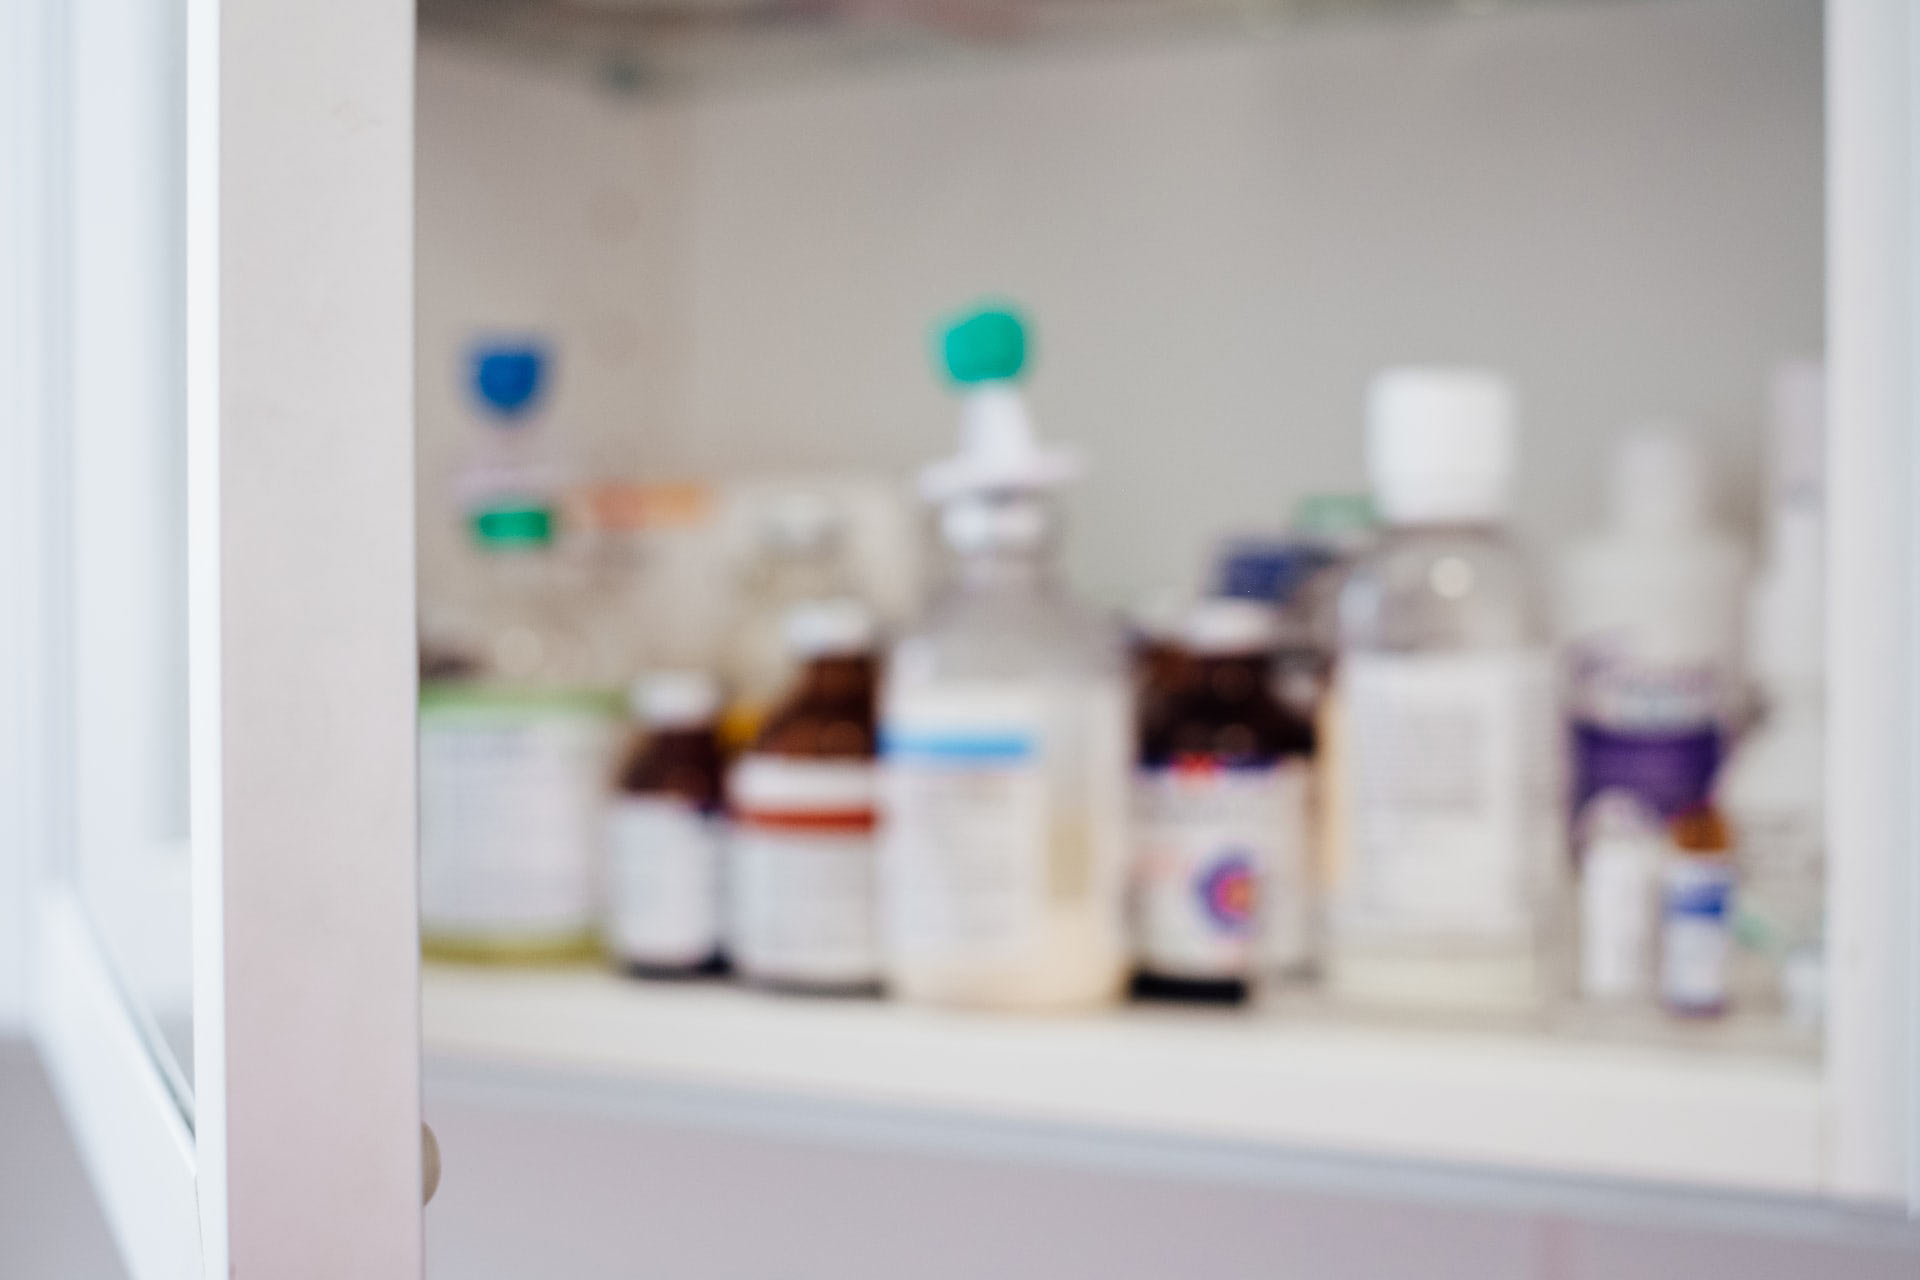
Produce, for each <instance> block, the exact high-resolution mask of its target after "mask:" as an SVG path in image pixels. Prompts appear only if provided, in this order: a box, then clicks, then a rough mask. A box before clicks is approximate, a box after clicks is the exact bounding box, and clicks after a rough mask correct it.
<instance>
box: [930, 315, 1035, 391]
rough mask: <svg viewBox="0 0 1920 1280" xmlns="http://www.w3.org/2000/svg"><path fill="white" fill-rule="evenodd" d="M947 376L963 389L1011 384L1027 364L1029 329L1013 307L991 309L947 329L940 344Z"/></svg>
mask: <svg viewBox="0 0 1920 1280" xmlns="http://www.w3.org/2000/svg"><path fill="white" fill-rule="evenodd" d="M941 354H942V356H943V357H944V358H945V363H946V366H947V376H948V377H950V378H952V379H953V380H954V381H955V382H958V383H960V384H961V385H963V386H969V385H972V384H974V383H978V382H1009V381H1011V380H1013V379H1014V378H1017V377H1019V376H1020V371H1021V369H1022V368H1024V367H1025V366H1026V363H1027V329H1026V325H1025V323H1024V322H1023V321H1022V320H1021V318H1020V313H1019V312H1018V311H1016V310H1014V309H1013V308H1012V307H1005V306H990V307H982V308H980V309H978V310H976V311H972V312H969V313H968V314H966V315H964V316H962V317H960V318H959V319H958V320H955V321H953V322H952V323H950V324H949V325H948V326H947V329H946V333H945V335H944V336H943V338H942V341H941Z"/></svg>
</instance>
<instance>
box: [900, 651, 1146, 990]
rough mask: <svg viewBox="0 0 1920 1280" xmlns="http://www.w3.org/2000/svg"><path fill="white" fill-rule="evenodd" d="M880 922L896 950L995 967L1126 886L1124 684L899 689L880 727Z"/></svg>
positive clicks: (1118, 907)
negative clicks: (1066, 914) (1058, 915)
mask: <svg viewBox="0 0 1920 1280" xmlns="http://www.w3.org/2000/svg"><path fill="white" fill-rule="evenodd" d="M882 754H883V766H882V790H881V794H882V810H883V812H884V815H885V823H884V826H883V837H882V852H881V869H882V893H883V902H884V904H885V905H884V917H885V922H886V926H887V930H888V937H889V941H890V943H891V945H892V946H893V947H894V949H895V951H896V953H898V954H918V955H927V956H945V957H960V956H964V957H966V958H967V959H968V960H969V961H970V962H979V963H994V962H998V961H1008V960H1015V959H1017V958H1020V957H1023V956H1031V955H1033V954H1034V953H1035V952H1036V951H1038V950H1041V949H1043V948H1044V946H1045V944H1046V940H1047V938H1046V928H1047V919H1048V912H1049V910H1050V909H1051V908H1054V907H1064V908H1067V909H1071V910H1079V911H1085V910H1088V909H1089V908H1090V907H1093V906H1097V904H1099V903H1101V902H1110V903H1111V904H1112V905H1111V908H1110V910H1111V915H1112V918H1113V920H1114V925H1115V929H1116V930H1117V927H1118V923H1119V919H1120V915H1121V911H1122V899H1123V896H1124V892H1125V867H1126V862H1127V856H1126V855H1127V842H1126V820H1127V814H1126V805H1127V797H1126V786H1127V778H1128V773H1129V764H1128V762H1129V760H1130V758H1131V754H1132V750H1131V722H1130V717H1129V714H1128V705H1127V695H1126V690H1125V689H1124V687H1121V686H1118V685H1113V686H1109V685H1106V684H1093V685H1079V686H1074V685H1068V686H1065V687H1061V688H1048V687H1046V686H1042V685H1038V684H1028V683H1024V682H1010V681H1009V682H1000V681H972V682H969V681H955V682H942V683H940V684H938V685H929V686H924V687H908V688H905V689H896V690H892V691H890V693H889V696H888V699H887V705H886V709H885V712H884V716H883V729H882Z"/></svg>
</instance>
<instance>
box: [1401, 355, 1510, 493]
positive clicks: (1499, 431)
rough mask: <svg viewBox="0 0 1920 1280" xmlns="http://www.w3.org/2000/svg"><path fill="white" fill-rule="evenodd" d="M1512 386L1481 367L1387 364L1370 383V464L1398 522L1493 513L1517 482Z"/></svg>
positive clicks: (1497, 375)
mask: <svg viewBox="0 0 1920 1280" xmlns="http://www.w3.org/2000/svg"><path fill="white" fill-rule="evenodd" d="M1516 432H1517V427H1516V424H1515V412H1514V397H1513V388H1512V387H1511V386H1509V385H1508V383H1507V381H1506V379H1504V378H1502V377H1501V376H1500V375H1499V374H1496V373H1491V372H1488V371H1486V370H1483V369H1453V368H1437V367H1405V368H1397V369H1385V370H1382V371H1381V372H1379V373H1377V374H1375V375H1374V377H1373V380H1372V382H1370V383H1369V384H1368V386H1367V470H1368V473H1369V478H1370V479H1371V481H1372V483H1373V492H1374V500H1375V502H1376V504H1377V505H1378V506H1379V509H1380V514H1381V515H1382V516H1384V517H1385V518H1386V519H1387V520H1389V521H1393V522H1396V523H1412V522H1424V521H1451V520H1462V521H1480V520H1495V519H1499V518H1500V517H1501V516H1503V515H1505V514H1506V511H1507V503H1508V498H1509V496H1510V490H1511V488H1512V482H1513V469H1514V449H1515V443H1516Z"/></svg>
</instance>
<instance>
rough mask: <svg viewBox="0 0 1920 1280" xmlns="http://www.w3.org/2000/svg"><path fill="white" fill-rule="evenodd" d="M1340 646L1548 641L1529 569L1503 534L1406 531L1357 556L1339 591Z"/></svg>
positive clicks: (1465, 646)
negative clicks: (1545, 639)
mask: <svg viewBox="0 0 1920 1280" xmlns="http://www.w3.org/2000/svg"><path fill="white" fill-rule="evenodd" d="M1337 617H1338V631H1339V637H1340V644H1341V647H1342V648H1358V649H1396V650H1406V649H1435V650H1445V649H1491V648H1507V647H1530V646H1533V645H1537V644H1540V643H1542V642H1543V641H1544V638H1545V629H1544V627H1543V625H1542V620H1541V609H1540V604H1539V600H1538V597H1537V592H1536V588H1535V584H1534V578H1533V570H1532V566H1531V565H1530V563H1529V562H1528V560H1527V558H1526V557H1525V555H1523V554H1522V553H1521V551H1520V549H1519V548H1518V547H1517V546H1515V545H1514V543H1513V542H1512V540H1510V539H1509V538H1507V537H1506V536H1504V535H1503V534H1502V533H1501V532H1500V531H1498V530H1462V531H1451V530H1409V531H1404V532H1399V533H1395V534H1391V535H1389V536H1387V537H1386V538H1383V539H1382V540H1381V541H1380V542H1379V543H1378V544H1377V545H1375V546H1374V547H1373V548H1372V549H1370V550H1369V551H1367V552H1366V553H1365V554H1363V555H1362V556H1360V557H1359V558H1358V559H1357V560H1356V561H1354V563H1353V565H1352V566H1351V567H1350V568H1349V569H1348V571H1347V573H1346V576H1345V578H1344V580H1343V581H1342V583H1341V586H1340V594H1339V599H1338V608H1337Z"/></svg>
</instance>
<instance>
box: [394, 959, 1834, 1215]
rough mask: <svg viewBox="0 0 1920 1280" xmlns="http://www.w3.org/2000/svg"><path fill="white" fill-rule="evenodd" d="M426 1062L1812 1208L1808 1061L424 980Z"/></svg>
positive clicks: (695, 988) (1817, 1154)
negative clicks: (1798, 1200)
mask: <svg viewBox="0 0 1920 1280" xmlns="http://www.w3.org/2000/svg"><path fill="white" fill-rule="evenodd" d="M426 978H427V980H426V989H425V990H426V1000H425V1003H424V1007H423V1013H424V1018H425V1022H424V1033H425V1039H426V1048H427V1052H428V1055H429V1058H430V1060H432V1061H435V1062H437V1063H441V1064H456V1065H466V1066H470V1067H478V1068H483V1069H486V1070H488V1071H490V1072H491V1073H492V1074H493V1076H494V1077H495V1078H499V1079H506V1078H511V1077H512V1076H513V1075H514V1074H515V1073H516V1072H517V1073H519V1074H520V1075H521V1076H523V1077H526V1078H538V1077H539V1076H541V1075H542V1074H545V1075H548V1076H552V1075H553V1074H555V1073H561V1074H567V1073H570V1074H571V1075H572V1076H574V1077H575V1078H582V1077H585V1078H597V1079H599V1080H601V1081H603V1082H606V1086H607V1087H606V1088H605V1089H603V1090H602V1092H603V1093H606V1092H610V1091H613V1090H617V1089H622V1088H624V1089H625V1090H626V1091H629V1092H631V1093H634V1094H642V1093H645V1092H646V1091H648V1090H657V1089H660V1088H662V1087H665V1088H686V1087H704V1088H711V1089H726V1090H733V1091H735V1092H745V1093H750V1094H755V1095H759V1096H761V1097H766V1098H775V1099H788V1100H798V1101H802V1102H805V1101H809V1100H811V1101H814V1102H823V1103H833V1104H848V1105H852V1106H863V1105H864V1106H870V1107H876V1108H881V1109H890V1110H892V1111H895V1112H907V1113H911V1114H915V1115H918V1116H922V1117H930V1118H938V1117H943V1116H944V1117H948V1118H949V1120H950V1125H949V1127H962V1128H964V1127H965V1125H966V1124H967V1123H968V1122H969V1121H981V1122H989V1123H1014V1124H1022V1123H1025V1124H1040V1125H1045V1126H1051V1127H1053V1128H1055V1129H1056V1130H1061V1131H1067V1132H1072V1133H1078V1134H1082V1135H1090V1136H1093V1137H1114V1136H1119V1137H1124V1136H1128V1135H1132V1136H1136V1137H1139V1136H1148V1137H1160V1138H1175V1139H1182V1140H1191V1141H1195V1142H1206V1143H1225V1144H1234V1145H1237V1146H1239V1147H1241V1148H1248V1149H1257V1150H1263V1151H1268V1152H1281V1151H1292V1152H1319V1153H1337V1154H1342V1155H1348V1156H1365V1157H1372V1158H1377V1159H1381V1160H1393V1161H1404V1162H1409V1163H1414V1164H1419V1163H1425V1164H1429V1165H1433V1164H1448V1165H1458V1166H1472V1167H1479V1168H1483V1169H1502V1170H1506V1171H1508V1172H1513V1171H1527V1172H1532V1173H1535V1174H1553V1175H1565V1176H1585V1177H1594V1178H1617V1179H1633V1180H1639V1181H1642V1182H1648V1183H1659V1184H1665V1185H1669V1186H1672V1185H1688V1186H1693V1187H1697V1188H1707V1189H1713V1190H1744V1191H1765V1192H1775V1193H1782V1192H1784V1193H1792V1194H1799V1195H1809V1196H1810V1195H1817V1194H1818V1193H1819V1192H1820V1190H1821V1187H1822V1177H1823V1172H1824V1159H1823V1157H1824V1144H1823V1138H1824V1133H1825V1108H1824V1095H1823V1090H1822V1085H1821V1079H1820V1072H1819V1070H1818V1068H1817V1067H1816V1066H1814V1065H1813V1064H1812V1063H1810V1062H1799V1061H1791V1060H1786V1061H1783V1060H1780V1059H1777V1058H1767V1057H1749V1056H1744V1055H1740V1054H1735V1053H1731V1052H1721V1051H1707V1050H1703V1049H1698V1048H1694V1049H1685V1048H1674V1049H1667V1048H1655V1047H1640V1046H1626V1045H1618V1044H1606V1043H1597V1042H1593V1041H1584V1040H1571V1039H1567V1038H1558V1037H1534V1036H1525V1035H1518V1034H1498V1033H1491V1032H1488V1033H1464V1032H1461V1033H1454V1032H1444V1031H1419V1030H1410V1029H1398V1028H1388V1027H1372V1026H1365V1027H1362V1026H1351V1025H1336V1024H1330V1023H1327V1022H1324V1021H1314V1020H1311V1019H1304V1018H1284V1017H1275V1018H1263V1017H1258V1016H1255V1017H1219V1016H1207V1015H1205V1014H1199V1015H1195V1014H1192V1013H1189V1012H1175V1011H1164V1012H1163V1011H1152V1010H1144V1009H1129V1010H1122V1011H1116V1012H1113V1013H1110V1014H1100V1015H1089V1016H1083V1017H1071V1018H1050V1019H1042V1018H1028V1017H1018V1016H993V1015H987V1014H978V1013H958V1012H943V1011H938V1010H929V1009H919V1008H910V1007H907V1006H903V1005H898V1004H887V1003H881V1002H866V1001H845V1002H822V1001H805V1000H801V1001H796V1000H793V999H791V998H782V997H778V996H769V995H765V994H760V993H756V992H752V991H746V990H741V989H738V988H732V987H726V986H718V985H711V986H700V985H687V986H678V985H663V984H647V983H636V982H632V981H628V980H624V979H620V978H617V977H614V976H612V975H608V974H601V973H594V972H588V971H577V972H556V973H514V972H509V971H491V970H477V969H466V970H463V969H456V968H430V969H429V970H428V971H427V975H426Z"/></svg>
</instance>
